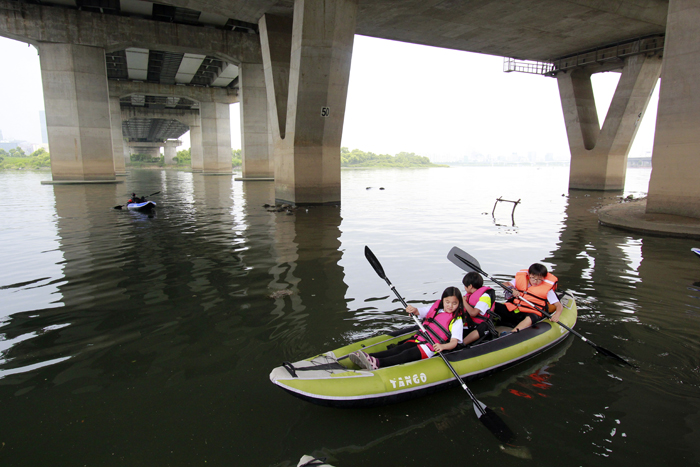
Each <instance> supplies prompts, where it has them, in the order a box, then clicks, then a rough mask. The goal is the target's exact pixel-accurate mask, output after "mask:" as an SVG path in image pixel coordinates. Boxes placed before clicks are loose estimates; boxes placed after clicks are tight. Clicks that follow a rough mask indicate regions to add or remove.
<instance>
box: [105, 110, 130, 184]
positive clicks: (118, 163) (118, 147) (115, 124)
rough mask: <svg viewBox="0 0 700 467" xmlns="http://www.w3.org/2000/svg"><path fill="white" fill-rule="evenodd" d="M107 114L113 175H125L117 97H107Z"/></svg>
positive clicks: (122, 138) (122, 136)
mask: <svg viewBox="0 0 700 467" xmlns="http://www.w3.org/2000/svg"><path fill="white" fill-rule="evenodd" d="M109 114H110V123H111V127H112V155H113V156H114V173H115V175H126V161H125V159H124V135H123V134H122V111H121V105H120V104H119V98H118V97H110V98H109Z"/></svg>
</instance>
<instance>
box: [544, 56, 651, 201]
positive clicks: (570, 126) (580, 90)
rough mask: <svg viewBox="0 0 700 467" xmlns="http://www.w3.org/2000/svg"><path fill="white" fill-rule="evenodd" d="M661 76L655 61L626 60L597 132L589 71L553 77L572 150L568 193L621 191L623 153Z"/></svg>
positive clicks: (625, 156)
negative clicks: (557, 86) (578, 191)
mask: <svg viewBox="0 0 700 467" xmlns="http://www.w3.org/2000/svg"><path fill="white" fill-rule="evenodd" d="M660 74H661V59H660V58H659V57H647V56H645V55H634V56H631V57H627V58H626V59H625V62H624V66H623V69H622V74H621V76H620V81H619V82H618V85H617V89H616V90H615V95H614V96H613V100H612V102H611V103H610V108H609V109H608V113H607V115H606V117H605V122H604V123H603V128H602V129H601V127H600V124H599V122H598V114H597V111H596V105H595V99H594V97H593V86H592V85H591V73H590V71H586V70H584V69H578V70H574V71H572V72H570V73H559V74H558V75H557V81H558V84H559V95H560V97H561V103H562V110H563V111H564V121H565V123H566V133H567V136H568V139H569V148H570V150H571V166H570V169H569V188H570V189H581V190H622V189H623V188H624V186H625V175H626V173H627V154H628V153H629V150H630V147H631V146H632V141H633V140H634V136H635V134H636V133H637V129H638V128H639V122H640V121H641V119H642V115H644V111H645V110H646V108H647V104H649V99H650V98H651V93H652V91H653V90H654V87H655V86H656V83H657V82H658V81H659V76H660Z"/></svg>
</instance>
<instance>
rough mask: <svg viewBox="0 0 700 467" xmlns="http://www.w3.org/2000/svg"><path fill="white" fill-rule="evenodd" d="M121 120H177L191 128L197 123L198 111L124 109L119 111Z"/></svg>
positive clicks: (145, 108) (144, 108)
mask: <svg viewBox="0 0 700 467" xmlns="http://www.w3.org/2000/svg"><path fill="white" fill-rule="evenodd" d="M121 116H122V120H129V119H132V118H162V119H168V120H177V121H178V122H180V123H182V124H183V125H187V126H192V125H195V124H197V123H198V122H199V117H198V116H199V111H197V110H186V109H167V108H166V109H151V108H148V107H124V108H123V109H121Z"/></svg>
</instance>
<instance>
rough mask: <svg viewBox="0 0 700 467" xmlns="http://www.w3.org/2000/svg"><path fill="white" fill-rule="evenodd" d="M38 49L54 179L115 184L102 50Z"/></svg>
mask: <svg viewBox="0 0 700 467" xmlns="http://www.w3.org/2000/svg"><path fill="white" fill-rule="evenodd" d="M38 48H39V56H40V62H41V81H42V87H43V90H44V107H45V109H46V127H47V130H48V136H49V147H50V148H51V174H52V175H53V180H54V181H96V180H115V174H114V158H113V157H112V134H111V123H110V112H109V94H108V91H107V68H106V66H105V52H104V49H102V48H99V47H86V46H82V45H73V44H56V43H45V42H40V43H39V47H38Z"/></svg>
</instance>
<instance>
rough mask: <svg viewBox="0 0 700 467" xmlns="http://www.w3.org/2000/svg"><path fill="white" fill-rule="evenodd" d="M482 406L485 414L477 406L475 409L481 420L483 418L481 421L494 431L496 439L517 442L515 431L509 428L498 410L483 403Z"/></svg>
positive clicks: (509, 442) (507, 442)
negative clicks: (495, 410) (497, 412)
mask: <svg viewBox="0 0 700 467" xmlns="http://www.w3.org/2000/svg"><path fill="white" fill-rule="evenodd" d="M482 408H483V410H484V414H483V415H482V414H481V412H480V411H478V410H476V406H475V407H474V410H475V411H476V414H477V416H478V417H479V420H481V423H483V424H484V426H485V427H486V428H488V429H489V431H490V432H491V433H493V435H494V436H495V437H496V439H498V441H500V442H501V443H505V444H513V443H514V442H515V433H513V432H512V431H511V429H510V428H508V425H506V424H505V423H504V422H503V420H501V417H499V416H498V414H496V412H494V411H493V410H491V409H489V408H488V407H486V406H485V405H483V404H482Z"/></svg>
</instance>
